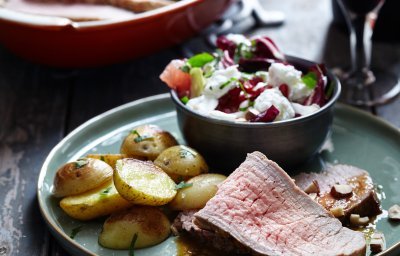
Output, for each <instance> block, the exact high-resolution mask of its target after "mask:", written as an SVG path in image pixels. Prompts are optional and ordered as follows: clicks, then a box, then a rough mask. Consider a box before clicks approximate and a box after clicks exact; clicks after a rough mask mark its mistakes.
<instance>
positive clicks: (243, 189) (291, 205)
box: [194, 152, 366, 255]
mask: <svg viewBox="0 0 400 256" xmlns="http://www.w3.org/2000/svg"><path fill="white" fill-rule="evenodd" d="M194 223H195V224H196V225H197V226H198V227H199V228H201V229H205V230H209V231H212V232H214V233H216V234H218V235H219V236H223V237H230V238H232V239H233V240H235V241H236V243H235V244H236V245H237V244H239V245H240V246H243V247H244V248H246V249H247V250H248V251H249V253H251V254H253V255H364V254H365V248H366V245H365V239H364V236H363V234H362V233H360V232H357V231H352V230H350V229H348V228H345V227H342V224H341V222H340V221H339V220H338V219H336V218H334V217H333V216H332V215H331V214H330V213H329V212H328V211H327V210H325V209H324V208H323V207H322V206H321V205H319V204H318V203H316V202H315V201H313V200H312V199H311V198H310V197H309V196H308V195H307V194H306V193H304V192H303V191H302V190H301V189H300V188H299V187H297V186H296V184H295V183H294V182H293V180H292V179H291V178H290V177H289V176H288V175H287V174H286V173H285V172H284V171H283V170H282V169H281V168H280V167H279V166H278V165H277V164H276V163H275V162H273V161H270V160H268V159H267V158H266V157H265V156H264V155H263V154H262V153H260V152H254V153H252V154H249V155H248V156H247V159H246V161H245V162H243V163H242V164H241V165H240V166H239V168H237V169H236V170H235V171H234V172H233V173H232V174H231V175H230V176H229V177H228V178H227V179H226V180H225V181H224V182H223V183H222V184H221V185H220V186H219V189H218V192H217V193H216V195H215V196H214V197H213V198H212V199H211V200H210V201H209V202H208V203H207V205H206V206H205V207H204V208H203V209H201V210H200V211H198V212H197V213H196V214H195V221H194Z"/></svg>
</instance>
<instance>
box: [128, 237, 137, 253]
mask: <svg viewBox="0 0 400 256" xmlns="http://www.w3.org/2000/svg"><path fill="white" fill-rule="evenodd" d="M137 238H138V234H137V233H135V234H134V235H133V237H132V241H131V244H130V245H129V256H135V243H136V240H137Z"/></svg>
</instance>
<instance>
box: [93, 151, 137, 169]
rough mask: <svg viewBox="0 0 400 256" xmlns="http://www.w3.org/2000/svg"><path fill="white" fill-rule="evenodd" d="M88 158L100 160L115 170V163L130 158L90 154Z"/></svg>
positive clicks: (118, 155) (123, 155)
mask: <svg viewBox="0 0 400 256" xmlns="http://www.w3.org/2000/svg"><path fill="white" fill-rule="evenodd" d="M86 157H87V158H94V159H99V160H101V161H103V162H106V163H107V164H108V165H110V166H111V167H112V168H115V163H116V162H117V160H119V159H123V158H128V157H129V156H128V155H125V154H89V155H87V156H86Z"/></svg>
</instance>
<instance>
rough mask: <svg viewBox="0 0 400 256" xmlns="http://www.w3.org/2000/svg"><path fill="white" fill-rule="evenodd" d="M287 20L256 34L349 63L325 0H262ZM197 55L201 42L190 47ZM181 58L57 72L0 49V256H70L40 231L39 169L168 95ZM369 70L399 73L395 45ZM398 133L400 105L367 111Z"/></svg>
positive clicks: (175, 53) (303, 53) (307, 54)
mask: <svg viewBox="0 0 400 256" xmlns="http://www.w3.org/2000/svg"><path fill="white" fill-rule="evenodd" d="M261 2H262V3H263V5H264V6H266V7H267V8H268V9H274V10H282V11H284V12H285V13H286V15H287V16H286V22H285V24H284V26H280V27H269V28H260V29H254V30H251V31H249V34H256V33H257V34H266V35H269V36H271V37H272V38H273V39H275V40H276V41H277V43H278V45H280V48H281V49H282V50H283V51H285V52H286V53H288V54H291V55H297V56H299V57H304V58H307V59H311V60H315V61H319V62H325V63H327V64H328V66H337V65H343V64H344V63H346V62H348V42H347V37H346V34H345V33H344V32H343V31H341V30H340V29H338V28H336V27H335V26H332V24H331V19H332V15H331V11H330V4H331V2H330V0H324V1H307V0H302V1H288V0H286V1H283V0H270V1H261ZM188 44H189V45H190V46H191V49H193V50H194V51H201V50H202V49H205V48H204V47H206V45H205V44H204V43H203V41H202V40H201V39H200V40H199V39H193V40H190V42H188ZM182 55H184V52H183V51H182V49H181V48H180V47H175V48H172V49H168V50H165V51H162V52H159V53H157V54H154V55H152V56H149V57H145V58H141V59H137V60H132V61H130V62H126V63H121V64H117V65H111V66H106V67H101V68H91V69H78V70H75V69H69V70H60V69H53V68H48V67H43V66H40V65H36V64H32V63H29V62H27V61H25V60H22V59H20V58H19V57H16V56H15V55H13V54H12V53H10V52H8V51H7V50H5V49H4V48H3V47H1V46H0V194H1V196H0V205H2V208H1V210H0V256H2V255H67V254H66V253H65V251H64V250H63V249H62V248H61V247H60V246H59V245H58V243H57V242H56V241H55V240H54V238H53V237H52V236H51V235H50V234H49V232H48V231H47V229H46V228H45V223H44V221H43V219H42V217H41V216H40V212H39V209H38V204H37V200H36V183H37V178H38V174H39V171H40V168H41V165H42V163H43V161H44V159H45V157H46V156H47V154H48V153H49V151H50V150H51V148H52V147H53V146H55V145H56V144H57V142H59V141H60V140H61V139H62V138H63V137H64V136H65V135H66V134H67V133H68V132H70V131H71V130H73V129H74V128H76V127H77V126H79V125H80V124H82V123H83V122H85V121H86V120H88V119H89V118H91V117H93V116H95V115H97V114H100V113H102V112H104V111H106V110H108V109H110V108H113V107H116V106H118V105H121V104H123V103H126V102H129V101H132V100H135V99H139V98H142V97H146V96H150V95H154V94H158V93H162V92H166V91H167V89H166V87H165V86H164V85H162V83H161V82H160V81H159V79H158V74H159V73H160V72H161V71H162V69H163V67H164V66H165V65H166V64H167V63H168V61H169V60H170V59H172V58H176V57H180V56H182ZM372 62H373V64H374V66H377V67H381V68H386V67H388V68H390V69H392V70H393V71H395V72H397V73H398V74H399V73H400V46H399V45H396V44H384V43H379V44H377V45H375V46H374V54H373V60H372ZM367 110H369V111H371V112H372V113H376V114H377V115H378V116H380V117H382V118H384V119H386V120H387V121H389V122H390V123H392V124H393V125H395V126H397V127H400V114H399V111H400V99H397V100H395V101H394V102H392V103H391V104H389V105H386V106H382V107H378V108H372V109H367Z"/></svg>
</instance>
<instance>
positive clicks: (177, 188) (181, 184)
mask: <svg viewBox="0 0 400 256" xmlns="http://www.w3.org/2000/svg"><path fill="white" fill-rule="evenodd" d="M191 186H193V183H187V182H185V181H181V182H179V183H178V184H176V185H175V190H179V189H182V188H188V187H191Z"/></svg>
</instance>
